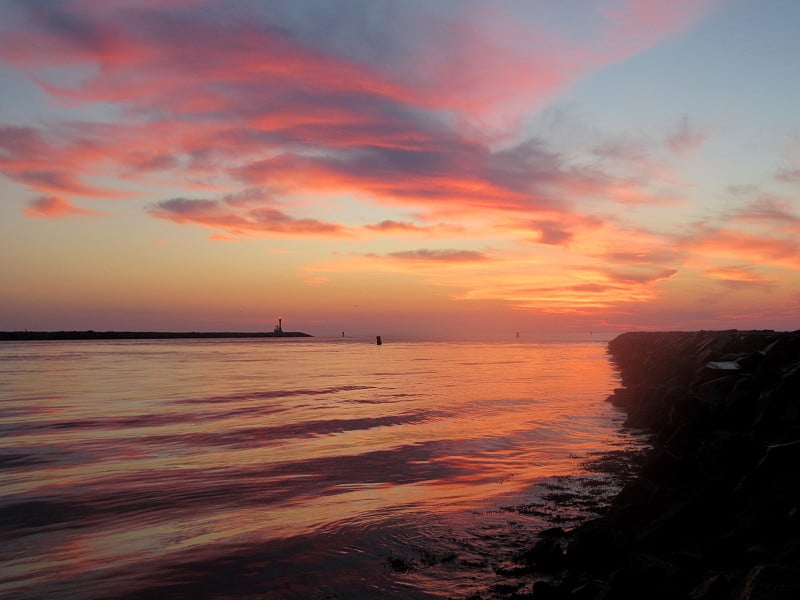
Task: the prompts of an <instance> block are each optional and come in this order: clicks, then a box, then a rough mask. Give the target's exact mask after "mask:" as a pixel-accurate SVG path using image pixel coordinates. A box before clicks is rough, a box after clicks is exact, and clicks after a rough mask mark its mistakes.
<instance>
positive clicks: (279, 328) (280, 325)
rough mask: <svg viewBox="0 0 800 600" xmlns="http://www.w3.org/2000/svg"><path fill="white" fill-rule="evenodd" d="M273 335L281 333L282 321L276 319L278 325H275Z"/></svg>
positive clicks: (279, 318)
mask: <svg viewBox="0 0 800 600" xmlns="http://www.w3.org/2000/svg"><path fill="white" fill-rule="evenodd" d="M275 333H283V319H281V317H278V324H277V325H275Z"/></svg>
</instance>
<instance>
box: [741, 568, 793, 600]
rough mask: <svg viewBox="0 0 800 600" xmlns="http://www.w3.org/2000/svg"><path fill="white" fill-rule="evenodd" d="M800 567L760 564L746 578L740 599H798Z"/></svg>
mask: <svg viewBox="0 0 800 600" xmlns="http://www.w3.org/2000/svg"><path fill="white" fill-rule="evenodd" d="M798 598H800V569H796V568H792V567H786V566H782V565H771V564H767V565H758V566H756V567H754V568H753V569H751V570H750V572H749V573H748V574H747V579H745V582H744V587H743V589H742V593H741V595H740V596H739V600H797V599H798Z"/></svg>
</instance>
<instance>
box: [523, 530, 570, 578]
mask: <svg viewBox="0 0 800 600" xmlns="http://www.w3.org/2000/svg"><path fill="white" fill-rule="evenodd" d="M524 558H525V562H526V563H527V564H528V565H531V566H533V567H536V569H538V570H540V571H544V572H553V571H557V570H558V569H560V568H561V567H562V566H563V564H564V550H563V548H562V547H561V541H560V540H559V539H558V538H556V537H554V536H547V537H543V538H541V539H540V540H539V541H538V542H536V544H535V545H534V546H533V548H531V549H530V550H528V551H527V552H526V553H525V556H524Z"/></svg>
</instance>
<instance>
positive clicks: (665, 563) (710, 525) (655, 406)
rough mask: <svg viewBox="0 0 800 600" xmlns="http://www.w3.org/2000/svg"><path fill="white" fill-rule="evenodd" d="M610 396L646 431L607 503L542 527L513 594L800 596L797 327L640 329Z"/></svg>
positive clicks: (619, 358)
mask: <svg viewBox="0 0 800 600" xmlns="http://www.w3.org/2000/svg"><path fill="white" fill-rule="evenodd" d="M608 352H609V354H610V356H611V359H612V361H613V362H614V363H615V364H616V366H617V367H618V368H619V370H620V375H621V380H622V384H623V387H621V388H618V389H617V390H615V391H614V393H613V394H612V395H611V396H610V397H609V398H608V401H610V402H612V403H613V404H614V405H615V406H618V407H620V408H622V409H623V410H625V412H626V413H627V418H626V421H625V426H626V427H630V428H635V429H640V430H644V431H646V432H648V433H649V434H651V435H652V440H653V445H652V449H651V450H650V451H649V452H648V453H647V455H646V458H645V460H644V463H643V466H642V467H641V469H640V471H639V473H638V475H637V476H636V477H635V478H634V479H633V481H631V482H630V483H628V484H627V485H625V487H624V488H623V489H622V491H621V492H620V493H619V494H618V495H617V497H616V498H615V499H614V500H613V502H612V506H611V507H610V509H609V511H608V512H607V513H606V514H605V515H603V516H601V517H599V518H595V519H591V520H589V521H587V522H585V523H583V524H582V525H579V526H578V527H576V528H574V529H572V530H569V531H563V530H561V529H559V528H554V529H553V530H549V531H545V532H543V533H542V534H541V535H540V537H539V539H538V541H537V542H536V543H535V545H534V546H532V547H531V548H530V549H529V550H528V551H527V552H526V554H525V557H524V558H525V561H526V563H527V565H528V569H529V575H530V576H532V577H533V578H534V580H535V581H534V584H533V588H532V595H519V594H515V595H514V596H513V597H516V598H523V597H525V598H531V597H532V598H534V599H536V600H550V599H557V600H560V599H566V598H573V599H575V598H580V599H587V600H589V599H592V600H593V599H598V600H599V599H603V600H613V599H625V598H654V599H659V598H661V599H664V600H668V599H669V600H679V599H684V598H685V599H692V600H734V599H735V600H761V599H764V600H766V599H770V600H781V599H783V598H800V568H799V567H798V565H800V477H798V475H797V469H798V466H799V465H800V331H796V332H785V333H777V332H773V331H736V330H731V331H716V332H714V331H700V332H633V333H625V334H622V335H620V336H618V337H616V338H614V339H613V340H611V341H610V342H609V344H608Z"/></svg>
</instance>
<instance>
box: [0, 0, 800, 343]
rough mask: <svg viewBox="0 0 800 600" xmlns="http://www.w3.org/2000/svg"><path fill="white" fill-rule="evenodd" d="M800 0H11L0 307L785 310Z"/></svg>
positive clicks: (226, 315) (484, 321)
mask: <svg viewBox="0 0 800 600" xmlns="http://www.w3.org/2000/svg"><path fill="white" fill-rule="evenodd" d="M798 24H800V2H797V1H796V0H718V1H713V0H707V1H706V0H681V1H670V2H665V1H663V0H569V1H558V2H551V1H545V0H539V1H534V0H524V1H523V0H517V1H512V0H507V1H493V2H489V1H472V0H436V1H431V0H335V1H334V0H285V1H270V2H263V1H262V2H257V1H244V0H239V1H232V0H221V1H214V0H174V1H170V0H159V1H155V0H18V1H11V0H0V199H1V200H2V202H0V255H2V260H1V261H0V329H4V330H9V329H11V330H15V329H33V330H36V329H39V330H41V329H95V330H105V329H117V330H120V329H128V330H129V329H149V330H153V329H159V330H174V331H182V330H196V331H203V330H232V331H237V330H245V331H250V330H263V329H271V328H272V326H273V324H274V322H275V320H276V319H277V317H278V316H281V317H283V319H284V323H285V326H286V328H287V329H293V330H294V329H297V330H303V331H307V332H309V333H312V334H316V335H333V334H340V333H341V331H346V332H347V333H348V334H353V335H372V334H381V333H382V334H384V335H387V336H388V335H405V334H407V335H420V334H423V333H432V334H437V335H438V334H441V335H450V334H454V333H455V334H461V335H464V334H475V335H478V336H483V335H499V336H511V335H513V334H514V332H516V331H520V332H521V334H522V335H523V336H525V337H526V338H528V339H530V338H534V337H536V336H541V335H558V334H560V333H565V334H575V335H578V334H585V333H586V332H589V331H593V332H617V331H623V330H627V329H642V328H646V329H699V328H706V329H711V328H734V327H736V328H773V329H800V318H799V317H800V35H798Z"/></svg>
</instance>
